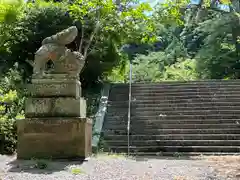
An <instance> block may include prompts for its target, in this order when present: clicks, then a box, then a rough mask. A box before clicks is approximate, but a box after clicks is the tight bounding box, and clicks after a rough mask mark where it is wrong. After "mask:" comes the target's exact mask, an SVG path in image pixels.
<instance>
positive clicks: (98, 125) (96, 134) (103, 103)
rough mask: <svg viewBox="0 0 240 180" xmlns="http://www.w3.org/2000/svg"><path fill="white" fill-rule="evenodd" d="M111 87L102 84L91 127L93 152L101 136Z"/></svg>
mask: <svg viewBox="0 0 240 180" xmlns="http://www.w3.org/2000/svg"><path fill="white" fill-rule="evenodd" d="M110 88H111V85H110V84H104V86H103V89H102V92H101V98H100V102H99V106H98V111H97V113H96V115H95V124H94V127H93V135H92V148H93V149H94V150H96V149H97V147H98V143H99V139H100V136H101V131H102V127H103V123H104V119H105V114H106V112H107V104H108V96H109V91H110Z"/></svg>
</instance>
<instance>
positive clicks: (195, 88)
mask: <svg viewBox="0 0 240 180" xmlns="http://www.w3.org/2000/svg"><path fill="white" fill-rule="evenodd" d="M239 89H240V84H236V85H234V84H225V85H185V86H149V87H148V86H147V87H146V86H139V87H134V86H133V87H132V89H131V92H132V93H136V92H159V93H160V92H184V91H185V92H191V91H194V92H204V91H205V92H211V91H213V92H214V91H216V92H221V91H233V90H234V91H237V90H239ZM109 92H110V93H114V94H115V93H119V94H124V93H126V94H128V93H129V87H126V88H114V89H110V91H109Z"/></svg>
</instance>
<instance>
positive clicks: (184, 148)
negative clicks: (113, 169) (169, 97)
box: [108, 146, 240, 153]
mask: <svg viewBox="0 0 240 180" xmlns="http://www.w3.org/2000/svg"><path fill="white" fill-rule="evenodd" d="M127 150H128V148H127V146H110V147H108V151H111V152H118V153H123V152H127ZM130 151H131V152H135V153H137V152H232V153H234V152H240V146H138V147H136V146H135V147H130Z"/></svg>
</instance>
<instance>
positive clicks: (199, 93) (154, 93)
mask: <svg viewBox="0 0 240 180" xmlns="http://www.w3.org/2000/svg"><path fill="white" fill-rule="evenodd" d="M239 93H240V89H229V90H219V89H218V90H215V91H210V90H209V91H199V90H191V91H185V90H184V91H180V90H178V91H132V93H131V96H133V97H134V96H135V97H142V96H147V97H152V96H153V97H156V96H167V97H169V96H170V97H177V96H190V97H192V96H217V95H227V96H228V95H239ZM111 95H112V96H113V95H114V96H128V93H126V92H121V93H120V92H119V93H118V92H116V93H112V94H111Z"/></svg>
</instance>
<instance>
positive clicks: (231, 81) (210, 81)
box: [111, 79, 240, 88]
mask: <svg viewBox="0 0 240 180" xmlns="http://www.w3.org/2000/svg"><path fill="white" fill-rule="evenodd" d="M238 83H240V81H239V80H238V79H229V80H223V79H208V80H206V79H205V80H195V81H161V82H142V83H141V82H137V83H134V82H133V83H132V86H152V85H154V86H155V85H186V84H238ZM111 86H112V87H118V88H122V87H128V86H129V84H128V83H113V84H111Z"/></svg>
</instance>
